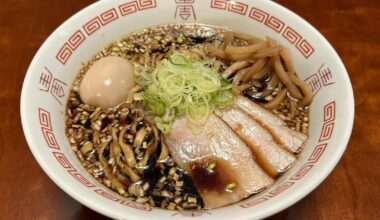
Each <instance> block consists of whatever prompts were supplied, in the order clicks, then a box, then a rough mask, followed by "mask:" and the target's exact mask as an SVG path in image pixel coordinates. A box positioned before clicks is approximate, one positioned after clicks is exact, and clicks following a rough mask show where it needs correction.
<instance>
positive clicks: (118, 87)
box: [79, 56, 135, 108]
mask: <svg viewBox="0 0 380 220" xmlns="http://www.w3.org/2000/svg"><path fill="white" fill-rule="evenodd" d="M134 86H135V79H134V67H133V64H132V63H131V62H129V61H127V60H125V59H123V58H121V57H116V56H109V57H103V58H101V59H99V60H97V61H95V62H94V64H93V65H92V66H91V67H90V69H89V70H88V71H87V72H86V74H85V75H84V77H83V79H82V82H81V85H80V90H79V94H80V97H81V99H82V101H83V102H84V103H87V104H90V105H95V106H99V107H102V108H111V107H115V106H117V105H118V104H120V103H121V102H123V101H124V100H126V98H127V96H128V91H129V90H130V89H131V88H133V87H134Z"/></svg>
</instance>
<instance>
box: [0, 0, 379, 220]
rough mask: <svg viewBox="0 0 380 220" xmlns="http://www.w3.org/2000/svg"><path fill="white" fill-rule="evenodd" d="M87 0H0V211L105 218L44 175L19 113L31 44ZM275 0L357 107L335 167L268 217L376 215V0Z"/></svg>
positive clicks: (0, 214) (18, 215)
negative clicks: (309, 36) (334, 55)
mask: <svg viewBox="0 0 380 220" xmlns="http://www.w3.org/2000/svg"><path fill="white" fill-rule="evenodd" d="M92 2H93V0H69V1H67V0H66V1H49V0H33V1H31V0H1V3H0V116H1V118H0V219H18V220H22V219H65V220H66V219H105V217H103V216H101V215H99V214H97V213H95V212H93V211H91V210H90V209H88V208H86V207H84V206H82V205H81V204H80V203H78V202H76V201H75V200H74V199H72V198H71V197H69V196H68V195H66V194H65V193H64V192H63V191H62V190H60V189H59V188H58V187H57V186H56V185H55V184H54V183H53V182H52V181H51V180H50V179H49V178H48V177H47V176H46V174H45V173H44V172H43V171H42V169H41V168H40V167H39V165H38V164H37V162H36V161H35V160H34V158H33V156H32V154H31V152H30V150H29V148H28V146H27V143H26V141H25V138H24V135H23V132H22V129H21V121H20V115H19V100H20V91H21V86H22V82H23V78H24V75H25V73H26V70H27V68H28V66H29V63H30V61H31V59H32V58H33V56H34V54H35V53H36V51H37V49H38V48H39V47H40V45H41V44H42V43H43V41H44V40H45V39H46V38H47V36H48V35H49V34H50V33H51V32H52V31H53V30H54V29H55V28H56V27H57V26H58V25H60V24H61V23H62V22H63V21H64V20H66V19H67V18H68V17H69V16H71V15H72V14H74V13H75V12H77V11H78V10H80V9H82V8H83V7H85V6H87V5H89V4H91V3H92ZM277 2H279V3H280V4H283V5H284V6H286V7H288V8H289V9H291V10H293V11H294V12H296V13H298V14H299V15H301V16H302V17H304V18H305V19H306V20H307V21H309V22H310V23H311V24H312V25H314V26H315V27H316V28H317V29H318V30H320V31H321V32H322V34H323V35H324V36H325V37H326V38H327V39H328V40H329V41H330V43H331V44H332V45H333V46H334V47H335V49H336V50H337V52H338V53H339V55H340V56H341V58H342V59H343V62H344V63H345V65H346V67H347V69H348V72H349V75H350V78H351V80H352V83H353V88H354V93H355V103H356V104H355V106H356V115H355V125H354V129H353V133H352V137H351V140H350V143H349V145H348V148H347V151H346V152H345V154H344V155H343V158H342V159H341V161H340V162H339V164H338V166H337V167H336V169H335V170H334V171H333V172H332V173H331V174H330V176H329V177H328V178H327V179H326V180H325V181H324V182H323V183H322V184H321V185H320V186H319V187H318V188H317V189H316V190H314V191H313V192H312V193H311V194H309V195H308V196H307V197H306V198H304V199H303V200H301V201H299V202H298V203H297V204H295V205H294V206H292V207H290V208H288V209H287V210H285V211H283V212H281V213H279V214H277V215H275V216H272V217H271V218H269V219H272V220H275V219H380V184H379V182H380V168H379V165H380V154H379V152H380V129H378V128H379V124H380V123H379V122H380V121H379V120H378V118H379V109H378V107H379V106H380V87H379V83H380V28H379V20H380V2H379V1H378V0H363V1H359V0H329V1H327V0H322V1H315V0H278V1H277ZM376 24H377V25H376Z"/></svg>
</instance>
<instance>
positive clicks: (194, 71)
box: [135, 53, 234, 133]
mask: <svg viewBox="0 0 380 220" xmlns="http://www.w3.org/2000/svg"><path fill="white" fill-rule="evenodd" d="M213 62H215V60H207V61H199V60H194V59H190V58H189V57H187V56H186V55H184V54H180V53H177V54H174V55H172V56H170V57H169V58H168V59H164V60H162V61H161V62H160V63H159V64H158V66H157V67H156V68H155V69H154V70H153V69H148V68H144V67H141V68H140V69H137V71H136V82H137V84H138V85H139V86H141V87H143V89H144V91H142V92H140V93H137V94H136V95H135V99H138V100H143V102H144V106H145V108H147V109H148V110H150V111H151V112H152V113H153V114H154V115H155V119H154V120H155V122H156V125H157V127H158V128H159V129H160V130H161V131H162V132H163V133H169V132H170V130H171V126H172V122H173V120H174V119H175V117H176V116H179V115H186V116H187V119H188V123H189V127H190V128H191V129H192V130H193V132H199V131H200V130H201V128H202V126H203V125H204V124H205V123H206V121H207V118H208V116H209V115H210V114H211V113H212V112H213V111H214V110H215V109H216V108H223V107H225V106H228V105H231V104H233V103H234V96H233V94H232V92H231V87H232V86H231V83H230V82H229V81H228V80H226V79H224V78H223V77H222V76H221V75H220V74H219V72H218V70H217V69H214V68H212V67H210V66H212V64H213Z"/></svg>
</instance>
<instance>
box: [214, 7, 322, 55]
mask: <svg viewBox="0 0 380 220" xmlns="http://www.w3.org/2000/svg"><path fill="white" fill-rule="evenodd" d="M211 8H214V9H220V10H225V11H229V12H233V13H235V14H239V15H242V16H246V15H247V14H248V17H249V18H251V19H252V20H254V21H257V22H259V23H262V24H264V25H265V26H267V27H269V28H270V29H272V30H273V31H275V32H276V33H278V34H280V35H281V36H282V37H283V38H285V39H286V40H287V41H289V43H291V44H292V45H294V46H295V48H296V49H297V50H298V51H299V52H300V53H301V54H302V55H303V56H304V57H305V58H306V59H308V58H309V57H310V56H311V55H312V54H313V53H314V52H315V49H314V47H313V46H312V45H311V44H310V43H309V41H308V40H307V39H305V38H304V37H302V36H301V34H299V33H298V32H297V31H296V30H295V29H294V28H292V27H291V26H289V25H287V24H286V23H285V22H284V21H283V20H281V19H279V18H277V17H275V16H273V15H271V14H270V13H268V12H266V11H264V10H262V9H259V8H256V7H253V6H252V7H250V10H248V9H249V6H248V5H247V4H244V3H241V2H237V1H231V0H211ZM248 11H249V12H248ZM247 12H248V13H247Z"/></svg>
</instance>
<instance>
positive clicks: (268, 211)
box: [20, 1, 355, 220]
mask: <svg viewBox="0 0 380 220" xmlns="http://www.w3.org/2000/svg"><path fill="white" fill-rule="evenodd" d="M266 2H267V4H270V5H271V6H273V7H279V8H280V10H282V11H284V13H285V14H289V15H291V16H293V17H295V18H297V20H298V22H300V23H302V24H303V25H304V26H306V27H307V28H308V29H309V30H310V31H311V32H312V34H313V35H316V36H318V37H319V38H320V39H321V40H322V42H323V43H324V44H325V45H326V46H327V48H326V49H327V50H328V51H329V53H330V54H331V56H333V57H334V59H335V61H334V62H336V64H337V66H338V68H340V69H341V70H343V71H342V72H341V73H340V74H341V75H342V76H343V80H344V83H343V84H345V85H346V86H347V92H348V94H347V97H348V99H347V107H348V108H347V118H348V121H347V122H346V123H347V125H348V126H347V127H346V128H345V130H344V134H343V135H342V137H341V140H342V142H341V143H342V144H341V147H340V148H339V150H338V151H337V152H336V154H335V155H334V156H333V157H332V158H330V159H331V160H329V161H328V162H327V163H326V164H325V168H324V169H323V170H321V172H319V173H318V175H316V176H315V178H314V181H312V182H310V183H309V184H306V185H304V186H303V189H302V190H297V191H295V192H294V193H293V194H291V195H290V196H289V197H288V198H287V199H286V200H280V201H279V202H278V205H276V206H275V207H272V208H264V210H262V211H261V213H252V214H250V215H245V216H241V218H240V219H246V220H248V219H252V218H254V217H255V218H266V217H269V216H271V215H274V214H276V213H278V212H280V211H282V210H284V209H286V208H288V207H290V206H292V205H293V204H295V203H296V202H298V201H300V200H301V199H302V198H304V197H305V196H307V195H308V194H309V193H310V192H311V191H313V190H314V189H315V188H316V187H317V186H319V185H320V184H321V182H322V181H324V180H325V179H326V177H327V176H328V175H329V174H330V173H331V172H332V170H333V169H334V168H335V167H336V165H337V163H338V162H339V160H340V159H341V157H342V155H343V153H344V151H345V150H346V148H347V145H348V142H349V139H350V136H351V133H352V128H353V124H354V115H355V104H354V94H353V89H352V84H351V81H350V78H349V75H348V72H347V70H346V68H345V66H344V64H343V61H342V60H341V58H340V57H339V55H338V54H337V52H336V51H335V49H334V48H333V47H332V45H331V44H330V43H329V42H328V40H327V39H326V38H325V37H324V36H323V35H322V34H321V33H320V32H319V31H318V30H317V29H316V28H314V27H313V26H312V25H311V24H310V23H309V22H307V21H306V20H305V19H303V18H302V17H301V16H299V15H298V14H296V13H294V12H293V11H291V10H289V9H287V8H286V7H284V6H282V5H280V4H278V3H276V2H273V1H266ZM101 4H103V2H102V1H97V2H94V3H92V4H90V5H88V6H86V7H84V8H82V9H81V10H79V11H77V12H76V13H75V14H73V15H72V16H70V18H68V19H66V20H65V21H64V22H63V23H62V24H61V25H59V26H58V27H57V28H56V29H55V30H54V31H53V32H52V33H51V34H50V35H49V37H48V38H47V39H46V40H45V41H44V42H43V44H42V45H41V46H40V48H39V49H38V51H37V53H36V54H35V56H34V57H33V60H32V62H31V64H30V66H29V68H28V70H27V73H26V75H25V78H24V82H23V86H22V91H21V96H20V115H21V122H22V128H23V132H24V136H25V138H26V140H27V143H28V146H29V149H30V150H31V152H32V154H33V156H34V158H35V159H36V160H37V162H38V164H39V165H40V167H41V168H42V169H43V171H44V172H45V173H46V175H48V176H49V178H50V179H51V180H53V182H54V183H55V184H56V185H58V186H59V188H60V189H62V190H63V191H64V192H65V193H67V194H68V195H70V196H71V197H72V198H73V199H75V200H77V201H78V202H80V203H81V204H83V205H85V206H86V207H88V208H90V209H92V210H93V211H95V212H98V213H100V214H102V215H105V216H108V217H110V218H121V216H120V215H119V214H116V213H112V212H110V211H109V209H107V208H106V207H102V206H100V205H99V204H97V203H94V202H93V201H92V200H90V199H88V198H87V197H85V196H81V195H80V194H78V193H77V192H76V189H75V188H72V187H70V186H69V185H68V184H65V182H63V181H60V180H61V177H59V176H58V175H57V174H56V173H55V172H54V169H52V168H50V167H49V166H48V163H47V162H45V161H44V160H43V157H42V155H40V154H39V153H38V152H37V150H36V149H35V148H36V144H35V142H34V140H33V139H34V138H32V135H31V134H30V131H29V127H30V126H33V125H30V124H29V123H28V122H27V120H26V117H27V115H28V106H27V105H26V104H27V101H26V96H27V91H28V86H29V82H30V77H31V75H32V73H33V72H35V71H34V70H35V69H36V66H37V59H38V57H40V56H41V54H42V53H43V50H44V49H45V47H46V46H47V45H48V44H49V43H50V42H51V41H52V40H53V38H54V37H55V36H56V35H57V34H58V33H59V32H61V31H62V30H64V29H65V27H66V26H67V25H68V24H69V23H71V22H72V20H75V19H77V17H78V16H80V14H82V13H83V12H85V11H87V10H90V9H92V8H96V7H98V5H101ZM257 214H260V215H257ZM131 215H133V214H131ZM133 217H134V218H135V219H144V216H133ZM122 218H123V219H130V217H127V218H126V217H125V216H123V217H122Z"/></svg>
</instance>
